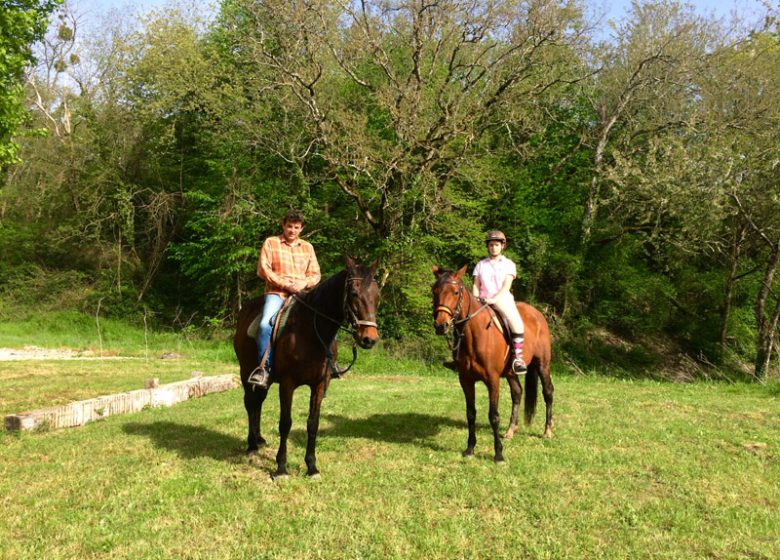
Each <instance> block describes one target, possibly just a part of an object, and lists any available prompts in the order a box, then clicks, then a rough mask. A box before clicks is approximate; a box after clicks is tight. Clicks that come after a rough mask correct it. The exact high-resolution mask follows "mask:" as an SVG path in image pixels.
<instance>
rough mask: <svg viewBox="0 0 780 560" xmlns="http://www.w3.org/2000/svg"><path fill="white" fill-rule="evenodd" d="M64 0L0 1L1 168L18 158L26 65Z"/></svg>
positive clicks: (23, 115)
mask: <svg viewBox="0 0 780 560" xmlns="http://www.w3.org/2000/svg"><path fill="white" fill-rule="evenodd" d="M61 2H62V0H0V29H2V33H0V169H2V168H3V167H5V166H6V165H7V164H9V163H11V162H13V161H14V160H15V158H16V153H17V146H16V145H15V144H14V143H13V140H12V137H13V135H14V134H15V133H16V131H17V129H18V127H19V125H20V124H21V123H22V122H23V121H24V117H25V109H24V88H23V82H22V80H23V77H24V69H25V67H26V66H27V65H28V64H30V63H31V62H32V61H33V55H32V49H31V46H32V44H33V43H34V42H35V41H37V40H40V39H41V38H42V36H43V34H44V32H45V31H46V26H47V24H48V22H49V15H50V14H51V12H52V11H53V10H54V8H55V7H56V6H57V5H58V4H60V3H61Z"/></svg>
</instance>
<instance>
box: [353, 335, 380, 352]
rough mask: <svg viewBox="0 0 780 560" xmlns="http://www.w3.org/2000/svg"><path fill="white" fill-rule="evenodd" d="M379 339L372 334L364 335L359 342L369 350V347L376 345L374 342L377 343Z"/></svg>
mask: <svg viewBox="0 0 780 560" xmlns="http://www.w3.org/2000/svg"><path fill="white" fill-rule="evenodd" d="M377 340H378V339H376V338H371V337H370V336H362V337H360V338H359V339H358V341H357V343H358V345H359V346H360V347H361V348H363V349H364V350H368V349H369V348H373V347H374V344H376V341H377Z"/></svg>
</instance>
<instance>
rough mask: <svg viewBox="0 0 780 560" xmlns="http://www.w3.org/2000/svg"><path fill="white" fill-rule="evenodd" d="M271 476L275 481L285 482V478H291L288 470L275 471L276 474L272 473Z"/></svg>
mask: <svg viewBox="0 0 780 560" xmlns="http://www.w3.org/2000/svg"><path fill="white" fill-rule="evenodd" d="M271 478H272V479H273V481H274V482H284V481H285V480H287V479H288V478H290V475H289V474H287V473H286V472H281V473H280V472H278V471H277V472H275V473H274V474H272V475H271Z"/></svg>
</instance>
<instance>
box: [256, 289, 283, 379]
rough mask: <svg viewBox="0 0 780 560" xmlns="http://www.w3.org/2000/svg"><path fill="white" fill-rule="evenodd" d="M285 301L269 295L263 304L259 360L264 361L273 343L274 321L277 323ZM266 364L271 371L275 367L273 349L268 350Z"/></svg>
mask: <svg viewBox="0 0 780 560" xmlns="http://www.w3.org/2000/svg"><path fill="white" fill-rule="evenodd" d="M282 303H284V300H283V299H282V298H281V296H279V295H278V294H267V295H266V296H265V303H264V304H263V316H262V318H261V319H260V336H258V337H257V349H258V360H262V359H263V353H265V349H266V347H267V346H268V343H269V342H271V334H273V330H274V321H276V315H277V314H278V313H279V310H280V309H281V308H282ZM266 363H267V364H268V368H269V369H270V368H271V366H272V365H273V348H268V357H267V358H266Z"/></svg>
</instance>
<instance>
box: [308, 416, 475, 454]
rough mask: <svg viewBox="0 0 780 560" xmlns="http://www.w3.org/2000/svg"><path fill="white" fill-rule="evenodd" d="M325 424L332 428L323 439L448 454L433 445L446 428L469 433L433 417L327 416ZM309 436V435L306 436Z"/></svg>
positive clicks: (323, 430)
mask: <svg viewBox="0 0 780 560" xmlns="http://www.w3.org/2000/svg"><path fill="white" fill-rule="evenodd" d="M322 418H323V420H325V421H326V422H329V423H331V424H332V425H331V426H326V427H322V426H321V427H320V432H319V433H320V435H322V436H326V437H334V436H335V437H348V438H363V439H371V440H375V441H383V442H386V443H398V444H407V445H417V446H422V447H427V448H429V449H433V450H435V451H444V450H445V448H442V447H441V446H439V445H436V444H435V443H433V441H432V440H433V439H434V437H435V436H436V435H437V434H438V433H439V432H440V431H441V430H442V428H458V429H465V428H466V424H465V422H458V421H455V420H453V419H452V418H447V417H445V416H433V415H431V414H418V413H414V412H410V413H406V414H373V415H371V416H368V417H366V418H347V417H345V416H338V415H333V414H323V415H322ZM304 436H305V434H304Z"/></svg>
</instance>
